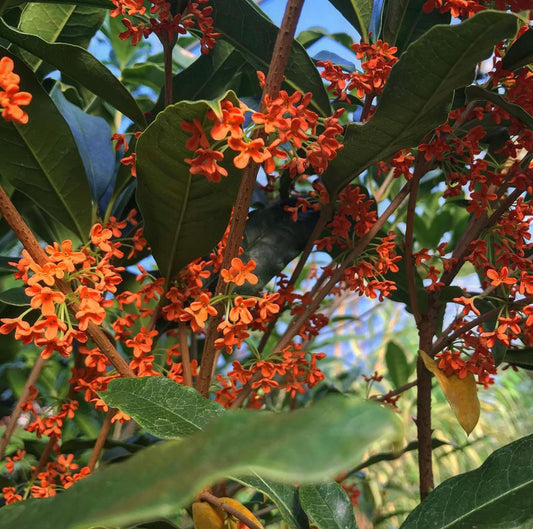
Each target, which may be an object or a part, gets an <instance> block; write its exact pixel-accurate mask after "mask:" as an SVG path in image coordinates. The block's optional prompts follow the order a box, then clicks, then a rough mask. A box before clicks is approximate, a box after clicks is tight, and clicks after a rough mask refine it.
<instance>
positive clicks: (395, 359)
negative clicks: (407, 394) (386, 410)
mask: <svg viewBox="0 0 533 529" xmlns="http://www.w3.org/2000/svg"><path fill="white" fill-rule="evenodd" d="M385 362H386V363H387V371H388V374H389V377H390V379H391V380H392V383H393V384H394V388H399V387H400V386H403V385H404V384H407V381H408V379H409V376H410V375H411V373H412V372H413V369H412V367H411V366H409V362H408V361H407V357H406V356H405V352H404V350H403V349H402V348H401V347H400V346H399V345H398V344H397V343H395V342H389V343H388V344H387V349H386V351H385Z"/></svg>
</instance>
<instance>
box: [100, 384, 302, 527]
mask: <svg viewBox="0 0 533 529" xmlns="http://www.w3.org/2000/svg"><path fill="white" fill-rule="evenodd" d="M100 395H101V396H102V398H103V399H104V400H105V401H106V403H107V404H108V405H109V406H114V407H117V408H119V409H121V410H122V411H124V412H125V413H127V414H128V415H131V417H132V418H133V419H135V421H136V422H137V423H138V424H139V425H140V426H142V428H144V429H145V430H146V431H148V432H149V433H150V434H152V435H156V436H157V437H161V438H163V439H177V438H181V437H185V436H188V435H191V434H192V433H194V432H197V431H199V430H201V429H202V428H205V427H206V426H207V425H208V424H209V423H210V422H212V421H213V420H214V419H216V418H217V417H219V416H220V415H222V414H224V413H226V410H225V409H224V408H222V406H220V405H219V404H217V403H216V402H213V401H212V400H208V399H206V398H204V397H202V395H200V393H198V392H197V391H196V390H194V389H193V388H189V387H186V386H182V385H180V384H177V383H176V382H173V381H172V380H170V379H168V378H164V377H143V378H136V379H133V378H132V379H125V378H122V379H115V380H112V381H111V382H110V384H109V386H108V389H107V391H103V392H100ZM235 479H237V481H240V482H241V483H243V484H245V485H247V486H249V487H252V488H255V489H257V490H259V491H261V492H263V493H264V494H266V495H267V496H269V498H270V499H271V500H272V501H273V502H274V503H275V504H276V505H277V507H278V509H279V510H280V512H281V514H282V516H283V518H285V520H286V521H287V523H289V524H290V525H291V526H292V527H294V528H296V529H309V524H308V523H307V518H306V516H305V514H304V513H303V511H302V510H301V507H300V504H299V502H298V490H297V489H296V487H294V485H289V484H285V483H276V482H275V481H272V480H267V479H265V478H263V477H261V476H258V475H257V474H256V475H254V476H247V477H246V478H235Z"/></svg>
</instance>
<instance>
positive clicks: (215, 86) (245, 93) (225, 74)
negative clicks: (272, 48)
mask: <svg viewBox="0 0 533 529" xmlns="http://www.w3.org/2000/svg"><path fill="white" fill-rule="evenodd" d="M230 89H231V90H233V91H234V92H236V93H237V94H238V95H239V96H240V97H250V96H260V95H261V89H260V87H259V83H258V81H257V75H256V68H254V67H253V66H252V65H251V64H250V63H249V62H248V61H247V60H246V58H245V56H244V55H243V54H242V53H241V52H240V51H238V50H237V49H236V48H235V47H234V46H232V45H231V44H228V43H227V42H224V41H220V42H218V43H217V45H216V46H215V49H214V50H212V51H211V52H210V53H209V54H207V55H202V56H201V57H199V58H198V59H197V60H196V61H194V63H193V64H191V65H190V66H189V67H188V68H186V69H185V70H183V71H181V72H179V73H178V74H177V75H175V76H174V78H173V81H172V100H173V101H175V102H178V101H184V100H189V101H198V100H200V99H215V98H217V97H221V96H222V95H223V94H225V93H226V92H227V91H228V90H230ZM163 101H164V91H162V92H161V94H160V96H159V99H158V101H157V103H156V105H155V109H154V111H153V112H154V114H155V113H157V112H159V111H161V110H162V109H163V108H164V104H163Z"/></svg>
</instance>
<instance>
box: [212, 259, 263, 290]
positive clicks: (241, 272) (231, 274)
mask: <svg viewBox="0 0 533 529" xmlns="http://www.w3.org/2000/svg"><path fill="white" fill-rule="evenodd" d="M256 266H257V265H256V263H255V261H254V260H251V261H248V263H246V265H244V264H243V262H242V261H241V260H240V259H239V258H238V257H234V258H233V259H232V260H231V267H230V269H229V270H225V269H222V270H221V271H220V273H221V274H222V277H223V278H224V281H225V282H226V283H230V282H231V283H235V284H236V285H237V286H239V287H240V286H241V285H244V283H245V282H248V283H250V285H256V284H257V281H258V279H257V276H256V275H255V274H252V270H254V269H255V267H256Z"/></svg>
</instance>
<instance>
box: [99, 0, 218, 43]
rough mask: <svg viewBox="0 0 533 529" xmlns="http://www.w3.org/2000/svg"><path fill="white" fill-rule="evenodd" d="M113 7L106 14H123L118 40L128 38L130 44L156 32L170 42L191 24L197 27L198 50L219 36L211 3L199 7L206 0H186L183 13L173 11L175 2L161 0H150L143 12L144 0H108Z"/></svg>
mask: <svg viewBox="0 0 533 529" xmlns="http://www.w3.org/2000/svg"><path fill="white" fill-rule="evenodd" d="M111 1H112V2H113V4H114V5H115V6H116V8H115V9H114V10H113V11H111V12H110V13H109V14H110V16H112V17H117V16H123V17H124V16H125V15H127V16H129V17H132V18H126V17H124V18H123V19H122V23H123V24H124V26H126V31H124V32H122V33H120V34H119V37H120V38H121V39H122V40H127V39H130V38H131V44H132V46H135V45H136V44H138V42H139V41H140V40H141V39H142V38H143V37H144V38H145V39H146V38H148V37H149V36H150V35H151V34H152V33H155V34H156V35H158V37H159V38H160V39H165V40H166V41H167V42H173V40H174V38H175V37H176V36H177V35H184V34H185V33H187V32H188V31H189V30H190V29H191V28H193V27H195V26H196V27H197V28H198V29H199V30H200V32H201V33H202V36H201V38H200V46H201V49H202V53H208V52H209V50H211V49H212V48H213V47H214V45H215V42H216V39H217V38H218V37H219V36H220V33H215V31H214V29H213V18H212V17H211V13H212V11H213V8H212V7H211V6H206V7H201V4H205V3H207V2H208V1H209V0H198V1H196V2H188V3H187V5H186V6H185V9H184V10H183V13H175V12H174V11H173V9H175V2H174V3H172V2H166V1H165V0H150V4H151V6H150V9H149V14H150V15H152V16H150V15H147V14H146V7H145V6H144V0H111Z"/></svg>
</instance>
